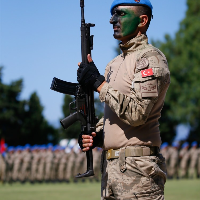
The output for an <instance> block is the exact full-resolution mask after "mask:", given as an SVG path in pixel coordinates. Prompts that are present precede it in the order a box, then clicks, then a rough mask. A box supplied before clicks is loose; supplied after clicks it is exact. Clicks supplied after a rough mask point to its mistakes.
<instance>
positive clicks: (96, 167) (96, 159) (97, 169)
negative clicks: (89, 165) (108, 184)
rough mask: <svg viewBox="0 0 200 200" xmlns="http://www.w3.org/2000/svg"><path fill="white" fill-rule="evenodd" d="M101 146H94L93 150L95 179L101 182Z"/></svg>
mask: <svg viewBox="0 0 200 200" xmlns="http://www.w3.org/2000/svg"><path fill="white" fill-rule="evenodd" d="M101 153H102V150H101V148H97V147H96V148H94V150H93V163H94V164H93V168H94V177H93V178H94V179H95V181H97V182H99V178H100V174H101V168H100V166H101Z"/></svg>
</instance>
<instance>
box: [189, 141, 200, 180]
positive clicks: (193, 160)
mask: <svg viewBox="0 0 200 200" xmlns="http://www.w3.org/2000/svg"><path fill="white" fill-rule="evenodd" d="M197 145H198V144H197V142H196V141H194V142H192V144H191V148H190V150H189V154H190V165H189V177H190V178H194V177H196V176H197V174H196V173H197V160H198V154H199V152H198V149H197Z"/></svg>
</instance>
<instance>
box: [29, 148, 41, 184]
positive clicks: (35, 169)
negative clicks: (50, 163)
mask: <svg viewBox="0 0 200 200" xmlns="http://www.w3.org/2000/svg"><path fill="white" fill-rule="evenodd" d="M38 151H39V150H38V147H36V146H35V147H33V150H32V163H31V176H30V181H31V182H32V183H33V182H35V181H37V173H38V165H39V161H40V154H39V152H38Z"/></svg>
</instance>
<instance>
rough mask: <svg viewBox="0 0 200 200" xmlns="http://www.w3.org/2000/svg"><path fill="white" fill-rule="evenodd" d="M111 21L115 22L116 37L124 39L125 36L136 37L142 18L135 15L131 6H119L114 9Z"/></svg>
mask: <svg viewBox="0 0 200 200" xmlns="http://www.w3.org/2000/svg"><path fill="white" fill-rule="evenodd" d="M110 23H111V24H113V29H114V34H113V36H114V38H115V39H119V40H121V41H123V40H124V39H125V38H132V37H134V34H135V31H136V30H137V27H138V24H139V23H140V18H139V17H137V16H136V15H135V13H134V11H133V10H132V9H131V8H130V6H117V7H116V8H114V9H113V15H112V17H111V19H110Z"/></svg>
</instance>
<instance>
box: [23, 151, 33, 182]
mask: <svg viewBox="0 0 200 200" xmlns="http://www.w3.org/2000/svg"><path fill="white" fill-rule="evenodd" d="M22 154H23V163H22V168H21V172H22V173H21V176H20V180H21V181H22V182H25V181H27V180H29V178H30V175H31V161H32V154H31V152H30V150H29V149H26V150H24V151H23V153H22Z"/></svg>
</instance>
